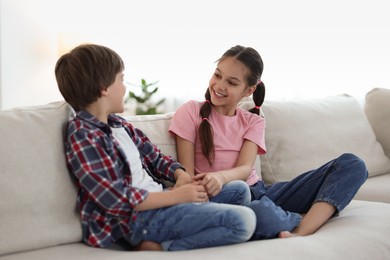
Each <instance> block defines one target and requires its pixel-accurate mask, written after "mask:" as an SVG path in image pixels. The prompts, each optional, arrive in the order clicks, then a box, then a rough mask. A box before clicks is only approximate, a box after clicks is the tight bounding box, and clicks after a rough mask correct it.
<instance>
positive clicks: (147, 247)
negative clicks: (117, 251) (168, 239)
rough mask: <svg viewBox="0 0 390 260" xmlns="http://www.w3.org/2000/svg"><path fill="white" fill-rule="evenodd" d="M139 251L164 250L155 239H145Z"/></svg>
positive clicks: (138, 248)
mask: <svg viewBox="0 0 390 260" xmlns="http://www.w3.org/2000/svg"><path fill="white" fill-rule="evenodd" d="M137 250H138V251H162V247H161V245H160V244H159V243H156V242H153V241H143V242H142V243H141V244H140V245H139V246H138V247H137Z"/></svg>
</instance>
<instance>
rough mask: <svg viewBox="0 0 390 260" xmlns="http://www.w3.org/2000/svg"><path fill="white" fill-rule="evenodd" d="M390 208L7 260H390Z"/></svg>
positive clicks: (362, 205) (365, 205)
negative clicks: (192, 238)
mask: <svg viewBox="0 0 390 260" xmlns="http://www.w3.org/2000/svg"><path fill="white" fill-rule="evenodd" d="M389 219H390V204H387V203H379V202H368V201H352V202H351V204H350V205H348V206H347V207H346V208H345V210H343V211H342V212H341V213H340V216H338V217H336V218H333V219H331V220H330V221H328V222H327V223H326V224H325V225H324V226H323V227H322V228H321V229H320V230H318V231H317V232H316V233H315V234H313V235H311V236H306V237H295V238H288V239H270V240H262V241H252V242H246V243H242V244H237V245H232V246H224V247H213V248H205V249H197V250H188V251H179V252H163V253H162V252H153V251H149V252H145V251H143V252H126V251H114V250H110V249H97V248H92V247H88V246H86V245H83V244H81V243H77V244H69V245H62V246H57V247H51V248H47V249H40V250H35V251H30V252H24V253H18V254H13V255H7V256H3V257H2V260H41V259H55V260H68V259H72V260H100V259H102V260H103V259H115V260H128V259H137V260H155V259H159V260H176V259H177V260H183V259H186V260H199V259H225V260H230V259H231V260H237V259H268V260H273V259H275V260H279V259H299V260H301V259H316V260H329V259H332V260H345V259H354V260H366V259H388V256H389V255H390V240H389V239H388V238H389V234H390V225H388V223H389Z"/></svg>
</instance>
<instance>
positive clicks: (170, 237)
mask: <svg viewBox="0 0 390 260" xmlns="http://www.w3.org/2000/svg"><path fill="white" fill-rule="evenodd" d="M225 186H226V185H225ZM225 186H224V188H223V190H222V191H221V192H220V195H221V197H219V198H218V199H217V200H216V201H218V200H219V199H220V201H218V202H221V200H225V201H228V202H231V204H237V205H230V204H222V203H214V202H207V203H185V204H179V205H175V206H172V207H166V208H160V209H155V210H147V211H140V212H137V216H136V220H135V221H133V223H132V225H131V229H132V234H131V236H130V237H129V238H127V239H126V240H128V241H129V242H130V244H131V245H133V246H137V245H138V244H140V243H141V242H142V241H147V240H149V241H154V242H157V243H160V244H161V246H162V247H163V250H164V251H178V250H187V249H195V248H204V247H212V246H221V245H228V244H234V243H240V242H245V241H247V240H249V239H250V238H251V237H252V234H253V232H254V230H255V226H256V216H255V214H254V212H253V211H252V210H251V209H250V208H248V207H245V206H238V205H240V204H244V203H246V202H248V200H250V192H249V188H248V185H246V183H245V182H243V181H234V182H231V183H230V184H229V185H227V186H226V187H225ZM210 201H213V199H211V200H210Z"/></svg>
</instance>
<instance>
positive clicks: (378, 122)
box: [364, 88, 390, 158]
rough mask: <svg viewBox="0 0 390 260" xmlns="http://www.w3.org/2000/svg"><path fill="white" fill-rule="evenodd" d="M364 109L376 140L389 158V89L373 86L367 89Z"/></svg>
mask: <svg viewBox="0 0 390 260" xmlns="http://www.w3.org/2000/svg"><path fill="white" fill-rule="evenodd" d="M364 111H365V113H366V115H367V118H368V121H369V122H370V124H371V126H372V129H373V130H374V132H375V135H376V138H377V140H378V142H380V143H381V144H382V147H383V150H384V151H385V154H386V155H387V157H389V158H390V89H384V88H374V89H372V90H371V91H369V92H368V93H367V94H366V102H365V106H364Z"/></svg>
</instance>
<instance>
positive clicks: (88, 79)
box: [55, 44, 125, 111]
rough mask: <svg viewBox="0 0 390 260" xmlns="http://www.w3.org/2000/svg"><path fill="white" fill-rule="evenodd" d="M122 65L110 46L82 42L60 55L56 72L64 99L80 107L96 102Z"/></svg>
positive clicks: (122, 68)
mask: <svg viewBox="0 0 390 260" xmlns="http://www.w3.org/2000/svg"><path fill="white" fill-rule="evenodd" d="M124 69H125V66H124V63H123V60H122V59H121V57H120V56H119V55H118V54H117V53H116V52H115V51H113V50H111V49H110V48H107V47H105V46H101V45H96V44H82V45H79V46H77V47H76V48H74V49H73V50H71V51H70V52H69V53H66V54H64V55H62V56H61V57H60V58H59V60H58V61H57V64H56V66H55V76H56V80H57V84H58V88H59V90H60V92H61V94H62V96H63V97H64V99H65V101H66V102H68V103H69V104H70V105H71V106H72V107H73V109H74V110H76V111H79V110H82V109H85V108H86V107H87V106H88V105H90V104H91V103H93V102H95V101H96V100H97V99H98V98H99V97H100V96H101V91H102V90H105V89H107V87H108V86H110V85H111V84H112V83H114V81H115V77H116V75H117V74H118V73H120V72H122V71H123V70H124Z"/></svg>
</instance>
